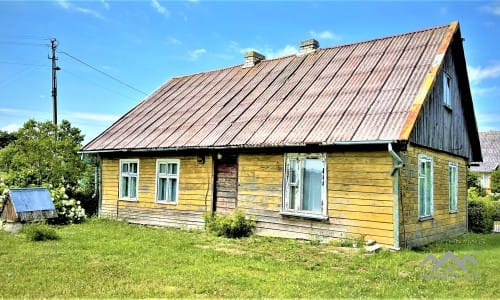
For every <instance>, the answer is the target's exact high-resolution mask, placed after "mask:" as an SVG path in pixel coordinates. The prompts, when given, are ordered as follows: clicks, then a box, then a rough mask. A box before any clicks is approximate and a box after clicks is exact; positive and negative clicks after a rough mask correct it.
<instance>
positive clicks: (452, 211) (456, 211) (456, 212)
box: [449, 210, 458, 215]
mask: <svg viewBox="0 0 500 300" xmlns="http://www.w3.org/2000/svg"><path fill="white" fill-rule="evenodd" d="M449 213H450V215H451V214H458V210H450V211H449Z"/></svg>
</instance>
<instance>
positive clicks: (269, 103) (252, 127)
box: [231, 57, 303, 145]
mask: <svg viewBox="0 0 500 300" xmlns="http://www.w3.org/2000/svg"><path fill="white" fill-rule="evenodd" d="M302 61H303V57H293V58H292V59H291V60H289V61H288V63H287V66H286V68H285V70H283V72H281V73H280V74H279V75H278V77H276V80H275V81H274V82H273V84H272V85H271V86H269V87H268V88H267V89H266V91H265V92H264V93H263V94H262V95H261V96H260V97H259V98H258V99H259V102H261V103H264V105H262V106H260V105H259V106H260V107H259V109H258V112H257V113H256V114H255V115H254V116H253V117H252V118H251V119H250V120H249V122H248V123H247V125H246V126H245V127H244V128H243V129H242V130H241V131H240V132H239V133H238V135H236V136H235V137H234V139H233V141H232V142H231V144H233V145H245V144H248V143H249V140H250V138H251V137H252V136H253V135H254V134H255V133H256V132H257V131H258V130H259V129H260V127H261V126H262V124H263V123H264V122H265V120H266V119H267V118H268V116H269V115H270V114H271V113H272V112H273V111H274V109H275V108H276V107H277V106H278V105H279V103H280V100H278V99H280V97H282V94H281V93H282V90H283V89H282V87H283V85H284V84H286V82H287V79H288V78H289V77H291V76H292V74H293V73H294V72H295V71H296V70H297V68H299V66H300V65H301V63H302Z"/></svg>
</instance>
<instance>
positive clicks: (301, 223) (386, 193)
mask: <svg viewBox="0 0 500 300" xmlns="http://www.w3.org/2000/svg"><path fill="white" fill-rule="evenodd" d="M283 166H284V156H283V154H277V155H252V154H244V155H240V156H239V166H238V167H239V174H238V180H239V181H238V208H239V209H242V210H244V211H245V212H246V213H247V214H248V215H252V216H253V217H254V218H255V220H256V221H257V233H258V234H261V235H272V236H281V237H293V238H305V239H315V238H320V239H330V238H342V237H346V236H359V235H365V239H374V240H376V241H377V242H378V243H380V244H385V245H387V246H392V244H393V223H392V222H393V190H392V177H391V175H390V171H391V169H392V158H391V156H390V155H389V153H388V152H387V151H371V152H335V153H329V154H328V163H327V183H328V184H327V199H328V216H329V218H328V220H326V221H320V220H312V219H306V218H300V217H290V216H284V215H281V214H280V211H281V205H282V195H283Z"/></svg>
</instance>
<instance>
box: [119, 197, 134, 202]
mask: <svg viewBox="0 0 500 300" xmlns="http://www.w3.org/2000/svg"><path fill="white" fill-rule="evenodd" d="M118 200H119V201H128V202H137V198H119V199H118Z"/></svg>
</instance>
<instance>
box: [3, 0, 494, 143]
mask: <svg viewBox="0 0 500 300" xmlns="http://www.w3.org/2000/svg"><path fill="white" fill-rule="evenodd" d="M454 20H458V21H459V22H460V26H461V30H462V36H463V37H464V38H465V42H464V48H465V54H466V60H467V64H468V71H469V77H470V82H471V89H472V94H473V99H474V105H475V112H476V119H477V121H478V125H479V130H480V131H486V130H492V129H496V130H500V51H499V50H498V49H500V1H496V2H455V1H453V2H392V1H391V2H375V1H370V2H366V1H365V2H330V1H319V2H311V1H307V2H298V1H288V2H286V1H275V2H268V1H245V2H232V1H231V2H230V1H220V2H214V1H202V0H200V1H160V0H153V1H134V2H131V1H104V0H102V1H62V0H60V1H43V2H38V1H29V2H22V1H9V2H4V1H0V129H1V130H7V131H12V130H16V129H17V128H19V126H21V125H22V124H23V123H24V122H25V121H26V120H28V119H30V118H34V119H36V120H40V121H44V120H51V119H52V98H51V68H50V61H49V59H48V58H47V57H48V55H49V54H50V49H49V47H48V46H47V45H48V44H49V43H50V42H49V39H50V38H56V39H57V41H58V43H59V45H58V51H59V52H58V54H57V56H58V58H59V60H58V66H59V67H60V68H61V71H58V116H59V120H61V119H67V120H69V121H70V122H71V123H72V124H73V125H74V126H76V127H79V128H80V129H81V130H82V132H83V133H84V134H85V135H86V141H90V139H92V138H93V137H95V136H96V135H98V134H99V133H100V132H101V131H103V130H104V129H106V128H107V127H108V126H109V125H111V124H112V122H113V121H114V120H116V119H117V118H118V117H120V116H121V115H123V114H124V113H125V112H127V111H128V110H129V109H131V108H132V107H133V106H135V105H136V104H137V103H139V102H140V101H141V100H142V99H143V98H144V97H145V94H149V93H151V92H153V91H154V90H155V89H156V88H158V87H159V86H160V85H161V84H162V83H164V82H165V81H167V80H169V79H170V78H172V77H176V76H181V75H186V74H192V73H196V72H202V71H208V70H213V69H218V68H224V67H227V66H232V65H236V64H241V63H242V62H243V54H244V52H245V51H246V50H249V49H255V50H257V51H259V52H261V53H263V54H265V55H266V57H268V58H271V57H276V56H281V55H285V54H290V53H294V52H296V51H297V49H298V46H299V43H300V41H303V40H306V39H309V38H316V39H317V40H318V41H319V42H320V46H321V47H328V46H334V45H341V44H346V43H352V42H358V41H363V40H368V39H373V38H377V37H383V36H388V35H393V34H398V33H405V32H409V31H414V30H419V29H424V28H428V27H433V26H438V25H444V24H449V23H450V22H452V21H454ZM72 57H74V58H77V59H80V60H82V61H84V62H86V63H88V64H90V65H91V66H93V67H95V68H97V69H98V70H101V71H102V72H105V73H106V74H108V75H110V76H112V77H114V78H117V79H119V80H120V81H122V82H124V83H127V84H128V85H130V86H132V87H134V88H135V89H132V88H130V87H127V86H125V85H123V84H120V83H118V82H116V81H114V80H112V79H111V78H109V77H108V76H105V75H103V74H102V73H99V72H97V71H95V70H94V69H92V68H90V67H88V66H86V65H85V64H82V63H80V62H78V61H76V60H75V59H74V58H72ZM137 90H139V91H137ZM144 93H145V94H144Z"/></svg>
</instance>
